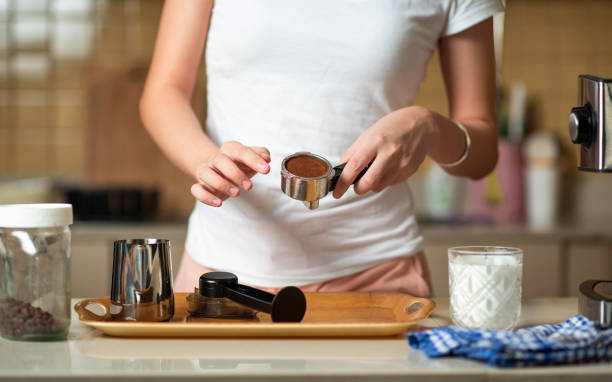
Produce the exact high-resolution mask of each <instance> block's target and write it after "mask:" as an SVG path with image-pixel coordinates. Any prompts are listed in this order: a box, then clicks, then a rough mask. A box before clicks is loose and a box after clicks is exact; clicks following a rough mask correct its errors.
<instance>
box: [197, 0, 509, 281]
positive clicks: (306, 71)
mask: <svg viewBox="0 0 612 382" xmlns="http://www.w3.org/2000/svg"><path fill="white" fill-rule="evenodd" d="M501 10H503V5H502V3H501V1H500V0H488V1H487V0H480V1H478V0H471V1H470V0H362V1H348V0H332V1H330V0H309V1H303V0H267V1H263V0H260V1H243V0H218V1H215V5H214V8H213V13H212V19H211V24H210V30H209V32H208V40H207V45H206V56H205V57H206V64H207V75H208V85H207V86H208V95H207V99H208V117H207V122H206V128H207V133H208V134H209V136H210V137H211V138H212V139H213V140H214V141H215V142H216V143H218V144H221V143H223V142H226V141H230V140H235V141H238V142H241V143H242V144H244V145H247V146H265V147H267V148H268V149H269V150H270V153H271V157H272V162H271V168H272V169H271V171H270V173H269V174H267V175H256V176H255V177H254V178H253V179H252V180H253V189H252V190H251V191H248V192H245V191H242V193H241V195H240V196H239V197H238V198H231V199H228V200H227V201H225V202H224V203H223V206H222V207H220V208H214V207H210V206H206V205H204V204H202V203H200V202H197V203H196V206H195V209H194V211H193V213H192V215H191V217H190V220H189V229H188V235H187V243H186V247H187V250H188V252H189V253H190V254H191V255H192V256H193V258H194V259H195V260H196V261H197V262H198V263H200V264H202V265H205V266H207V267H210V268H214V269H218V270H223V271H229V272H233V273H235V274H236V275H237V276H238V278H239V280H241V281H242V282H245V283H250V284H255V285H260V286H264V287H282V286H287V285H304V284H309V283H314V282H321V281H325V280H329V279H332V278H336V277H340V276H343V275H347V274H351V273H355V272H358V271H361V270H364V269H366V268H369V267H372V266H375V265H377V264H380V263H382V262H385V261H388V260H390V259H393V258H397V257H400V256H407V255H412V254H415V253H417V252H419V251H421V250H422V244H423V238H422V236H421V234H420V232H419V229H418V226H417V223H416V221H415V217H414V213H413V205H412V198H411V195H410V190H409V188H408V185H407V184H406V183H405V182H402V183H399V184H397V185H395V186H392V187H388V188H386V189H385V190H383V191H382V192H379V193H373V192H370V193H368V194H366V195H362V196H359V195H356V194H355V193H354V192H353V189H352V187H351V188H350V190H349V191H348V192H347V193H346V194H345V195H344V196H343V197H342V198H340V199H338V200H336V199H334V198H333V197H332V196H331V195H328V196H327V197H325V198H324V199H322V200H321V201H320V206H319V208H318V209H317V210H314V211H310V210H307V209H306V207H304V205H303V204H302V203H301V202H299V201H297V200H293V199H291V198H289V197H288V196H286V195H284V194H283V193H282V192H281V190H280V183H281V178H280V163H281V161H282V159H283V158H284V157H285V156H287V155H290V154H293V153H295V152H298V151H310V152H312V153H316V154H319V155H322V156H323V157H325V158H327V159H328V160H329V161H330V162H331V163H332V164H337V163H338V160H339V158H340V155H341V154H342V153H343V152H344V151H345V150H346V149H347V148H348V147H349V146H350V145H351V144H352V143H353V142H354V141H355V140H356V139H357V137H358V136H359V135H360V134H361V133H362V132H363V131H365V130H366V129H367V128H368V127H370V126H371V125H372V124H373V123H374V122H376V121H377V120H378V119H380V118H382V117H383V116H384V115H386V114H388V113H390V112H392V111H394V110H396V109H399V108H402V107H405V106H408V105H410V104H412V102H413V99H414V97H415V95H416V93H417V89H418V87H419V84H420V83H421V82H422V81H423V79H424V76H425V69H426V66H427V62H428V61H429V59H430V58H431V56H432V54H433V53H434V51H435V49H436V47H437V44H438V40H439V39H440V37H442V36H445V35H448V34H454V33H457V32H460V31H462V30H464V29H466V28H468V27H470V26H472V25H474V24H476V23H478V22H480V21H483V20H485V19H486V18H488V17H490V16H492V15H493V14H494V13H496V12H499V11H501Z"/></svg>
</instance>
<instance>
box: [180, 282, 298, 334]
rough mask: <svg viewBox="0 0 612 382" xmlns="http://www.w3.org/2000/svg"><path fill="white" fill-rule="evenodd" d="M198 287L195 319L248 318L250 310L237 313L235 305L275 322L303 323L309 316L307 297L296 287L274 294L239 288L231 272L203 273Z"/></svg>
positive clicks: (193, 310)
mask: <svg viewBox="0 0 612 382" xmlns="http://www.w3.org/2000/svg"><path fill="white" fill-rule="evenodd" d="M199 286H200V288H199V296H194V297H197V298H198V301H197V306H195V305H194V308H193V309H190V313H192V315H196V316H201V317H212V318H228V317H232V316H234V317H239V316H241V315H242V316H243V317H244V316H248V312H249V310H248V309H246V310H245V309H242V310H237V309H236V304H233V303H232V302H236V303H238V304H240V305H243V306H246V307H249V308H251V309H255V310H257V311H261V312H264V313H269V314H270V316H271V318H272V321H273V322H300V321H301V320H302V318H303V317H304V313H306V297H305V296H304V293H303V292H302V291H301V290H300V289H299V288H296V287H294V286H289V287H285V288H283V289H281V290H280V291H278V293H277V294H272V293H268V292H266V291H264V290H261V289H257V288H253V287H250V286H247V285H242V284H238V277H236V275H235V274H233V273H229V272H208V273H204V274H203V275H202V276H200V282H199ZM230 300H231V301H230ZM190 304H191V302H190ZM235 312H238V314H234V313H235ZM245 313H246V314H245Z"/></svg>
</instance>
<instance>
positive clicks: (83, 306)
mask: <svg viewBox="0 0 612 382" xmlns="http://www.w3.org/2000/svg"><path fill="white" fill-rule="evenodd" d="M89 305H97V306H101V307H102V308H104V315H99V314H96V313H94V312H92V311H91V310H89V309H87V307H88V306H89ZM74 310H75V312H77V314H78V315H79V320H81V321H108V320H110V313H109V311H108V306H107V305H105V304H104V303H102V302H101V301H100V300H95V299H86V300H81V301H79V302H77V303H76V304H75V305H74Z"/></svg>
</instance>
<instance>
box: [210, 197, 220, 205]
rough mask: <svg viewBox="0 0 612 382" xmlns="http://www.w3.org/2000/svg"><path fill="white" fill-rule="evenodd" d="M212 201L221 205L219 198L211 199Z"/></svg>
mask: <svg viewBox="0 0 612 382" xmlns="http://www.w3.org/2000/svg"><path fill="white" fill-rule="evenodd" d="M212 202H213V204H214V205H215V206H220V205H221V199H213V200H212Z"/></svg>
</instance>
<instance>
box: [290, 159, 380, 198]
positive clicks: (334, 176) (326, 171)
mask: <svg viewBox="0 0 612 382" xmlns="http://www.w3.org/2000/svg"><path fill="white" fill-rule="evenodd" d="M345 165H346V163H343V164H340V165H338V166H336V167H332V165H331V163H330V162H329V161H328V160H327V159H325V158H323V157H322V156H320V155H316V154H312V153H310V152H298V153H295V154H292V155H289V156H287V157H285V159H283V162H282V163H281V190H282V191H283V193H285V194H286V195H288V196H289V197H290V198H293V199H296V200H300V201H302V202H303V203H304V205H305V206H306V207H307V208H308V209H310V210H314V209H317V208H318V207H319V199H322V198H323V197H324V196H325V195H327V194H328V193H330V192H332V191H334V190H335V189H336V184H337V183H338V179H339V178H340V174H341V173H342V170H344V166H345ZM369 168H370V164H368V165H367V166H366V167H365V168H364V169H363V170H361V172H360V173H359V174H358V175H357V177H356V178H355V180H354V181H353V184H355V183H357V181H359V179H361V177H362V176H363V175H364V174H365V173H366V171H368V169H369Z"/></svg>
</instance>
